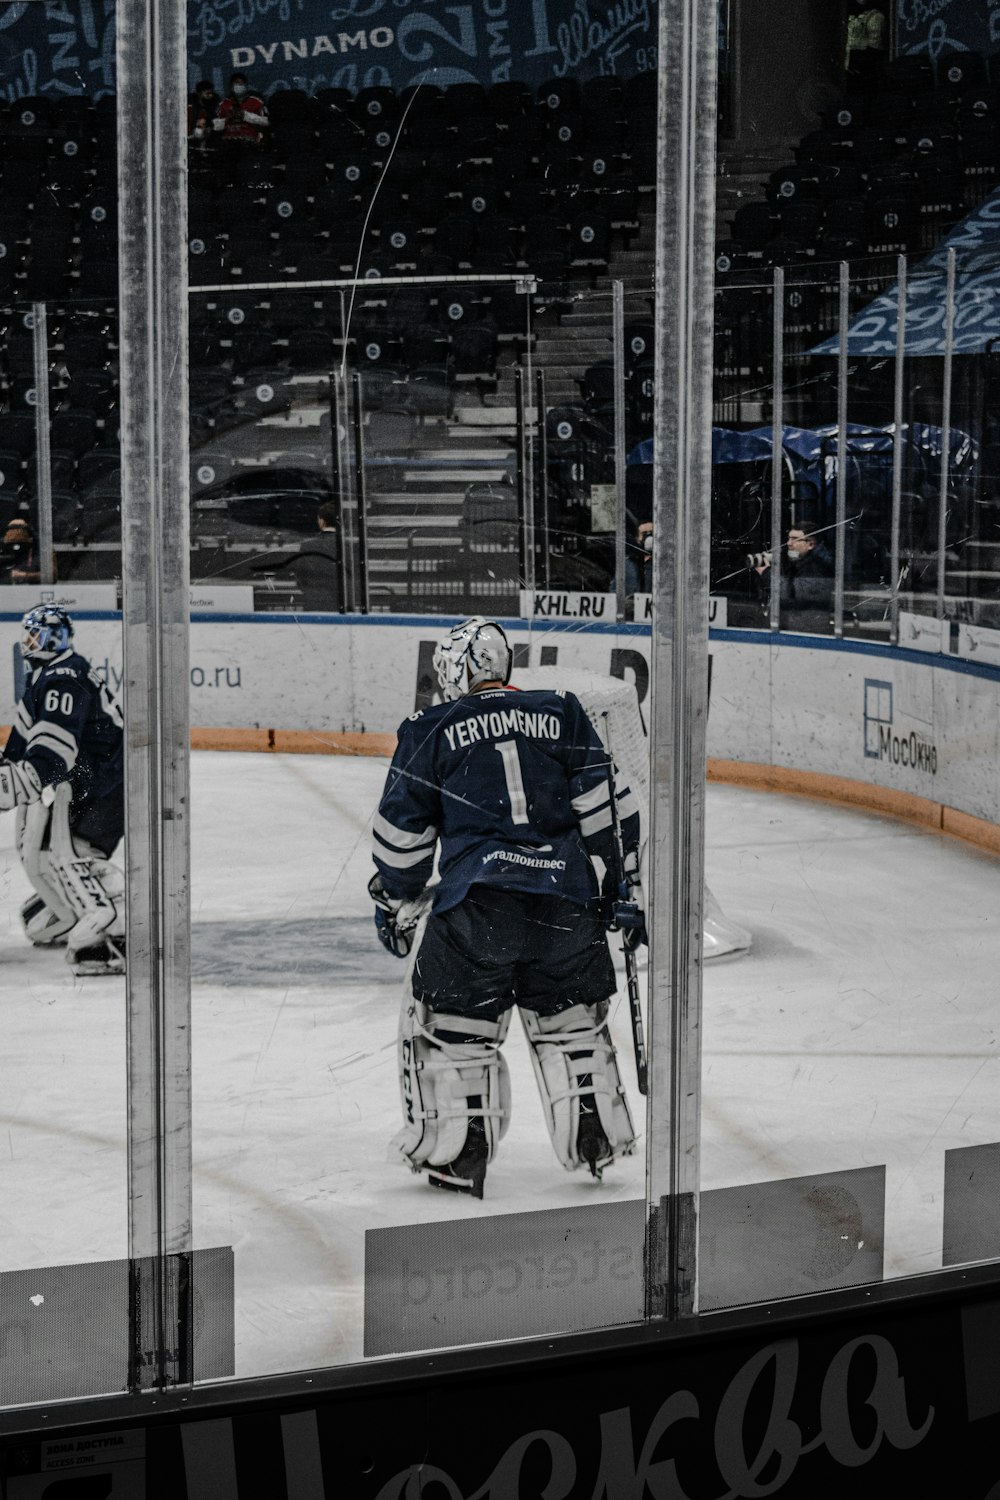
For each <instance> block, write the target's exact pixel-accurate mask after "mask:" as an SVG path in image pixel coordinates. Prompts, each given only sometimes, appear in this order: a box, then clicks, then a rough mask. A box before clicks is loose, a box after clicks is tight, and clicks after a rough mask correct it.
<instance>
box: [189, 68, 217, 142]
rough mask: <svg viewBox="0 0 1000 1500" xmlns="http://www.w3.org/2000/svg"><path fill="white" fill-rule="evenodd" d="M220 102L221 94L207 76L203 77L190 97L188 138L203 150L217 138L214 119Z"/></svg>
mask: <svg viewBox="0 0 1000 1500" xmlns="http://www.w3.org/2000/svg"><path fill="white" fill-rule="evenodd" d="M219 103H220V100H219V96H218V94H217V93H216V92H215V89H214V88H213V87H212V84H211V81H210V80H209V79H207V78H203V79H202V80H201V82H200V83H199V84H198V85H197V87H196V88H195V91H194V93H193V94H191V95H189V97H188V140H189V141H190V142H191V144H192V146H198V147H199V148H200V149H201V150H202V151H204V150H206V149H207V148H208V147H210V146H211V145H212V143H213V141H214V139H215V130H214V121H215V117H216V114H217V112H218V109H219Z"/></svg>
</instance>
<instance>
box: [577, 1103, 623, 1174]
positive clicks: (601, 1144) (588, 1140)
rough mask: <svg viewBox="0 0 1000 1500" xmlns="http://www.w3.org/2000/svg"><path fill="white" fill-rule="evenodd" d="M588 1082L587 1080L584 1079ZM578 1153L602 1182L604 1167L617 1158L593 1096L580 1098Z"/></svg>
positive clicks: (591, 1172)
mask: <svg viewBox="0 0 1000 1500" xmlns="http://www.w3.org/2000/svg"><path fill="white" fill-rule="evenodd" d="M582 1081H583V1082H586V1081H587V1080H586V1079H584V1080H582ZM576 1154H577V1156H578V1157H579V1158H580V1161H581V1162H586V1164H587V1166H588V1167H589V1169H590V1175H591V1176H592V1177H596V1178H597V1181H598V1182H600V1180H601V1174H602V1173H603V1171H604V1168H605V1167H607V1166H610V1165H611V1163H612V1162H613V1161H614V1159H615V1154H614V1152H613V1151H612V1149H611V1143H610V1141H609V1140H608V1138H607V1136H606V1135H605V1133H604V1129H603V1127H602V1125H601V1117H600V1115H599V1114H598V1113H597V1109H596V1107H595V1105H594V1102H593V1096H591V1097H590V1098H587V1097H586V1096H584V1097H583V1098H581V1100H580V1124H579V1126H578V1128H577V1132H576Z"/></svg>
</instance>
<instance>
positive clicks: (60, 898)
mask: <svg viewBox="0 0 1000 1500" xmlns="http://www.w3.org/2000/svg"><path fill="white" fill-rule="evenodd" d="M51 821H52V807H51V804H48V803H44V802H32V803H30V804H29V805H28V806H27V807H19V808H18V811H17V852H18V854H19V856H20V859H21V866H22V868H23V870H24V873H25V875H27V877H28V879H29V880H30V881H31V884H32V887H33V889H34V890H35V892H36V894H35V895H34V896H31V897H29V899H28V900H27V901H25V903H24V905H23V906H22V907H21V924H22V926H23V927H24V931H25V936H26V937H27V938H28V940H29V942H32V943H35V944H37V945H39V946H42V945H45V944H48V943H57V942H59V941H60V939H62V938H64V937H65V936H66V934H67V933H68V932H69V930H70V928H71V927H73V926H75V924H76V919H77V914H76V912H75V911H74V910H73V908H72V907H71V906H70V904H69V902H68V901H67V900H66V897H65V895H64V893H63V890H62V887H61V885H60V883H59V879H58V876H56V875H55V874H54V873H53V870H52V855H51V852H50V850H49V847H48V844H49V827H50V824H51ZM39 903H41V904H39Z"/></svg>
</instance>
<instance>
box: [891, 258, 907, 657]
mask: <svg viewBox="0 0 1000 1500" xmlns="http://www.w3.org/2000/svg"><path fill="white" fill-rule="evenodd" d="M906 269H907V268H906V256H905V255H901V256H899V258H898V260H897V261H896V287H897V297H896V309H897V311H896V368H895V384H894V388H893V406H892V520H891V523H890V533H889V589H890V593H889V641H890V643H891V644H892V645H893V646H897V645H898V644H899V535H900V530H901V528H902V519H903V401H904V395H905V387H904V381H903V373H904V367H905V364H906Z"/></svg>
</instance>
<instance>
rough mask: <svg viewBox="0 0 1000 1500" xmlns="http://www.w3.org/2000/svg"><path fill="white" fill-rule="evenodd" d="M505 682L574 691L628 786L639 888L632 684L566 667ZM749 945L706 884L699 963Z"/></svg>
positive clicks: (642, 800)
mask: <svg viewBox="0 0 1000 1500" xmlns="http://www.w3.org/2000/svg"><path fill="white" fill-rule="evenodd" d="M511 682H512V684H513V686H514V687H519V688H525V689H530V688H547V689H549V690H550V691H556V690H561V691H563V692H569V693H574V694H575V695H576V697H577V698H579V700H580V702H581V703H582V704H583V707H584V709H585V710H586V712H587V717H588V718H589V719H590V721H591V723H592V724H593V726H594V728H595V729H596V730H597V733H598V734H599V735H600V737H601V743H602V744H603V745H604V748H605V749H606V750H607V751H608V753H609V755H611V756H612V758H613V760H614V762H615V765H616V766H617V767H618V769H619V771H621V773H622V775H623V776H624V777H625V780H626V781H627V782H628V784H629V786H630V787H631V788H632V791H633V793H634V794H635V799H636V801H637V802H638V804H639V823H640V828H641V834H640V838H641V861H642V871H643V883H644V884H645V875H646V870H647V844H648V840H649V782H650V771H649V739H648V737H647V734H646V726H645V724H644V723H643V719H642V711H641V710H640V708H639V698H638V695H637V693H636V690H635V688H634V686H633V685H632V683H630V682H625V681H624V680H623V679H622V678H620V677H605V676H603V675H602V674H601V673H600V672H586V671H582V670H580V669H578V668H572V667H569V668H564V667H530V668H524V669H521V670H518V669H517V668H515V669H514V672H513V673H512V674H511ZM750 942H751V937H750V933H749V932H748V931H747V930H746V928H745V927H741V926H740V925H739V923H738V922H733V921H731V920H730V919H729V918H728V917H726V916H725V914H724V912H723V910H722V908H721V906H720V905H719V903H718V901H717V900H716V899H715V897H714V896H713V894H712V892H711V891H710V890H709V888H708V886H707V885H706V886H705V902H704V912H703V939H702V955H703V957H704V959H705V960H708V959H713V958H723V957H726V956H727V955H731V954H735V953H745V952H746V951H747V949H748V948H749V947H750Z"/></svg>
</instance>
